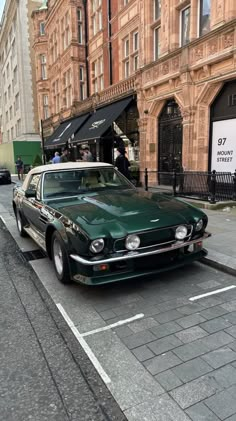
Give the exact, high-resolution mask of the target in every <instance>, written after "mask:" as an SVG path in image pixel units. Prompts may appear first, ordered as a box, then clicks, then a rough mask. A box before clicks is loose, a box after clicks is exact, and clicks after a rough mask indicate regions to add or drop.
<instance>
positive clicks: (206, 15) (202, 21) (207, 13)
mask: <svg viewBox="0 0 236 421" xmlns="http://www.w3.org/2000/svg"><path fill="white" fill-rule="evenodd" d="M210 23H211V0H200V1H199V35H200V36H201V35H205V34H207V33H208V32H209V31H210Z"/></svg>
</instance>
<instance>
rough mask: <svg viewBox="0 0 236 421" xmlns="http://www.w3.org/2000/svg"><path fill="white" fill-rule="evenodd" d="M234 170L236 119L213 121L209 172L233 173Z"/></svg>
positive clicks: (235, 158) (235, 160)
mask: <svg viewBox="0 0 236 421" xmlns="http://www.w3.org/2000/svg"><path fill="white" fill-rule="evenodd" d="M235 169H236V118H232V119H228V120H221V121H214V122H213V130H212V154H211V170H216V171H217V172H231V173H234V171H235Z"/></svg>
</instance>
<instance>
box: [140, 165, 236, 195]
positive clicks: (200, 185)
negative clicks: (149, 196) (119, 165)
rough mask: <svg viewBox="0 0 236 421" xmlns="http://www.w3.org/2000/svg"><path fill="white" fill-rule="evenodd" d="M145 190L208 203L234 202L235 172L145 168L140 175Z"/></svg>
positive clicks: (235, 192) (235, 189) (235, 190)
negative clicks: (164, 170)
mask: <svg viewBox="0 0 236 421" xmlns="http://www.w3.org/2000/svg"><path fill="white" fill-rule="evenodd" d="M140 179H141V181H142V182H143V185H144V187H145V190H149V189H150V188H151V189H155V190H159V191H162V192H168V193H169V194H173V195H174V196H183V197H192V198H196V199H201V200H206V201H209V202H210V203H216V202H222V201H227V200H236V170H235V172H234V173H233V174H231V173H223V172H216V171H212V172H199V171H197V172H195V171H184V172H176V171H173V172H172V173H170V172H160V171H152V170H148V169H147V168H145V171H143V172H141V173H140Z"/></svg>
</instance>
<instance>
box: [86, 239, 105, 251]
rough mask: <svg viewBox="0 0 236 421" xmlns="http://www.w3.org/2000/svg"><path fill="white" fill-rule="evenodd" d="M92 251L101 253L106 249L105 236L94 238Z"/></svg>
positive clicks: (91, 245)
mask: <svg viewBox="0 0 236 421" xmlns="http://www.w3.org/2000/svg"><path fill="white" fill-rule="evenodd" d="M89 249H90V251H92V252H93V253H100V252H101V251H102V250H103V249H104V240H103V238H98V239H97V240H93V241H92V242H91V244H90V247H89Z"/></svg>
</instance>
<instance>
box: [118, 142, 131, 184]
mask: <svg viewBox="0 0 236 421" xmlns="http://www.w3.org/2000/svg"><path fill="white" fill-rule="evenodd" d="M117 154H118V156H117V158H116V160H115V166H116V168H117V169H118V170H119V171H120V172H121V174H123V175H124V176H125V177H126V178H128V179H130V173H129V167H130V162H129V160H128V158H127V157H126V156H125V154H126V151H125V148H124V147H119V148H117Z"/></svg>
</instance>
